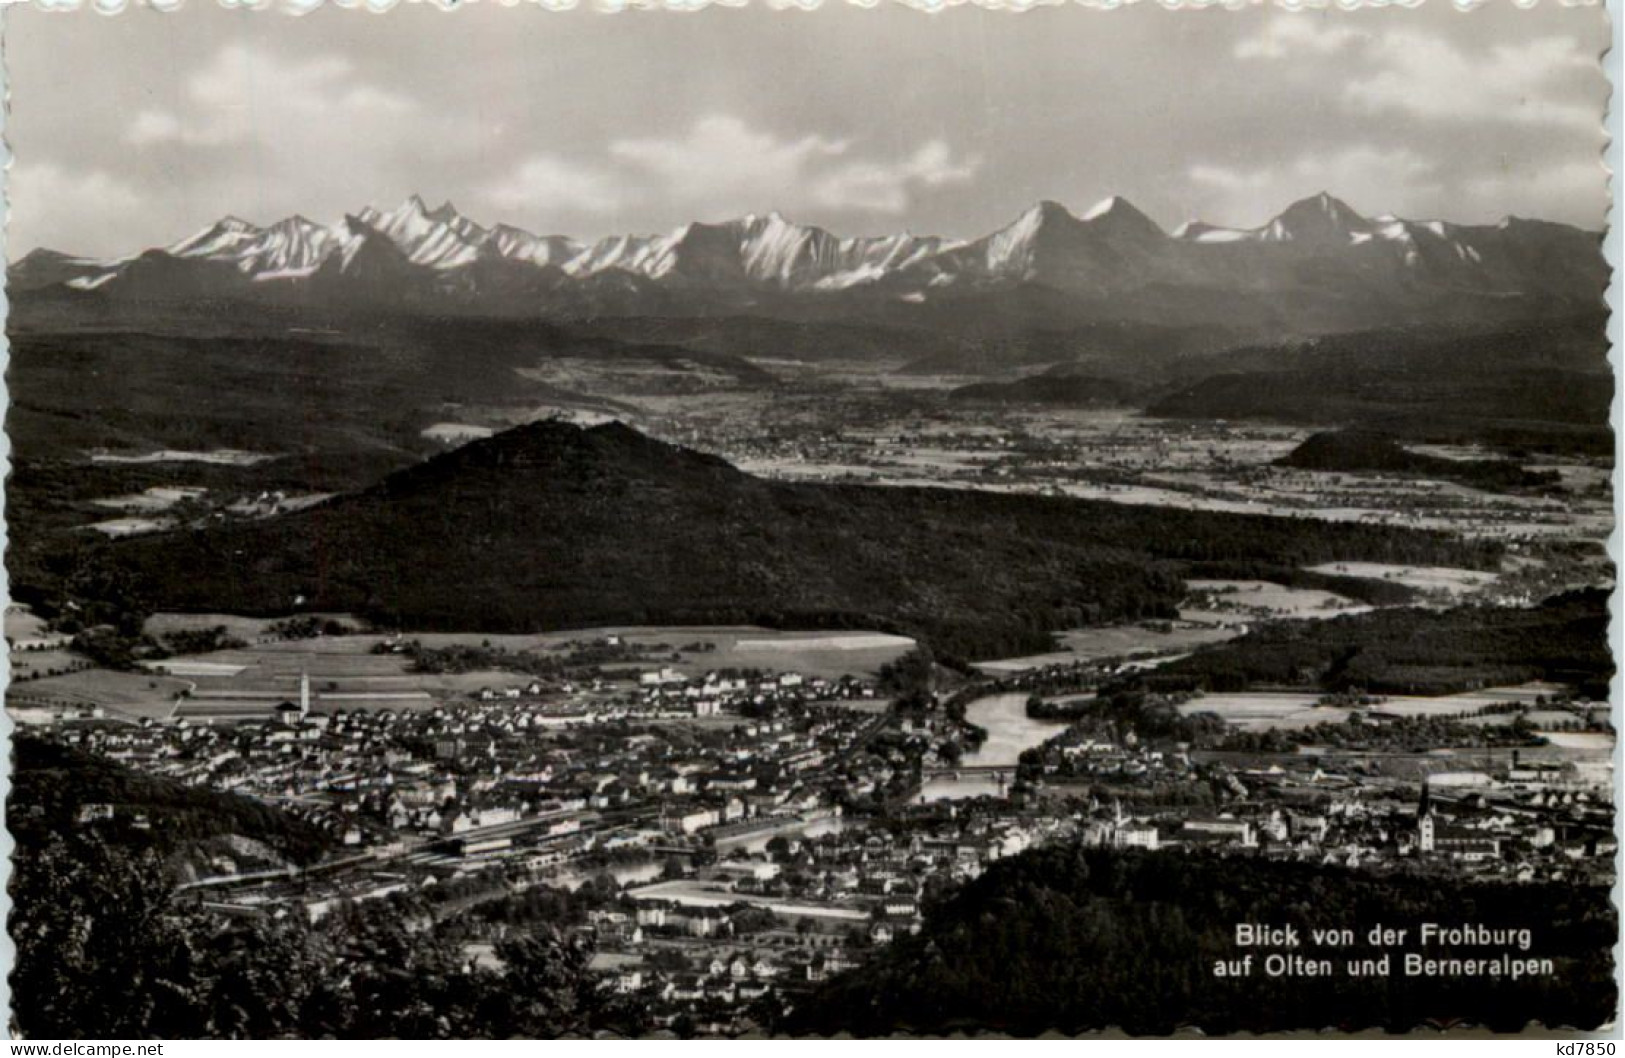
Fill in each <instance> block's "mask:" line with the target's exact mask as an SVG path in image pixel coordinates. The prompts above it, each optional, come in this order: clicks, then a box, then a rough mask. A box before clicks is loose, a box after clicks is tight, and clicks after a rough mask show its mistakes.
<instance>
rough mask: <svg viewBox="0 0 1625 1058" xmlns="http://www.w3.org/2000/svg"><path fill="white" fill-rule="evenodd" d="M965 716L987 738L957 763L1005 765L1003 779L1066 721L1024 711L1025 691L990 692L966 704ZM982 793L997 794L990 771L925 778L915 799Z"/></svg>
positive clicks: (1010, 774)
mask: <svg viewBox="0 0 1625 1058" xmlns="http://www.w3.org/2000/svg"><path fill="white" fill-rule="evenodd" d="M965 720H966V721H967V722H969V723H972V724H975V725H976V726H977V727H980V728H982V729H983V730H985V731H986V732H987V741H985V742H983V743H982V745H981V746H980V747H979V748H978V749H976V750H975V752H972V753H967V754H965V756H964V757H963V758H962V759H961V761H960V764H962V765H963V766H965V767H967V768H987V767H1008V768H1009V769H1010V772H1009V774H1007V775H1006V776H1005V779H1006V781H1008V780H1010V779H1013V778H1014V777H1015V769H1016V762H1017V761H1018V760H1019V759H1020V758H1021V754H1022V752H1023V751H1024V750H1028V749H1031V748H1032V747H1033V746H1036V745H1039V744H1040V743H1042V742H1045V741H1047V740H1048V739H1051V738H1053V737H1055V735H1057V734H1059V733H1060V732H1061V731H1063V730H1065V728H1066V724H1064V723H1057V722H1055V721H1052V720H1034V719H1033V718H1032V717H1030V716H1028V715H1027V694H1026V693H1025V692H1022V693H1014V694H990V695H988V696H987V697H985V698H978V699H976V700H975V701H973V702H971V703H970V704H969V705H967V706H966V707H965ZM983 794H987V795H989V796H998V794H999V782H998V779H997V778H996V777H995V776H994V775H992V774H976V775H961V776H959V777H958V778H954V777H952V776H938V777H936V778H933V779H930V780H927V782H926V783H925V785H924V786H922V787H921V788H920V792H919V793H918V794H917V795H916V796H915V798H914V799H915V800H916V801H949V800H959V799H962V798H966V797H980V796H982V795H983Z"/></svg>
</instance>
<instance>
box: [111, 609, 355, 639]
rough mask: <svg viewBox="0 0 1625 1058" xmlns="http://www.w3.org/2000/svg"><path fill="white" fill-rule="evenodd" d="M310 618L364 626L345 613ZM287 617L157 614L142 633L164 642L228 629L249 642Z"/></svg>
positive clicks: (225, 614)
mask: <svg viewBox="0 0 1625 1058" xmlns="http://www.w3.org/2000/svg"><path fill="white" fill-rule="evenodd" d="M306 616H310V617H315V618H318V619H320V620H323V621H327V620H333V621H338V622H340V623H341V624H344V625H348V626H350V627H352V628H359V627H362V626H361V623H360V622H359V621H358V620H357V619H356V618H355V617H354V616H352V615H350V614H343V613H317V614H309V615H306ZM279 620H284V618H277V617H243V616H241V615H239V614H229V613H155V614H153V615H152V616H151V617H149V618H147V622H146V624H145V625H143V626H142V631H143V632H145V633H146V634H147V635H149V636H152V637H153V638H154V639H162V638H163V637H164V636H166V635H169V634H170V633H172V632H205V631H208V630H210V629H213V628H220V627H224V628H225V630H226V634H227V635H229V636H232V637H233V638H236V639H241V640H243V641H244V642H246V643H253V642H254V641H255V640H257V639H260V638H262V637H266V636H267V635H268V633H267V631H266V629H268V628H269V627H270V626H271V625H273V624H276V623H277V621H279Z"/></svg>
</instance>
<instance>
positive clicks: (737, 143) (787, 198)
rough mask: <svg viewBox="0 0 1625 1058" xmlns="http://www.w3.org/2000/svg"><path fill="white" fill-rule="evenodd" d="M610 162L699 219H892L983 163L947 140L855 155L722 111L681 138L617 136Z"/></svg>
mask: <svg viewBox="0 0 1625 1058" xmlns="http://www.w3.org/2000/svg"><path fill="white" fill-rule="evenodd" d="M609 156H610V158H611V159H612V160H613V161H615V162H618V163H620V165H621V168H622V174H623V178H624V179H625V180H626V181H627V183H628V184H630V185H633V186H635V185H636V184H637V183H638V182H640V181H644V182H647V181H651V180H652V181H653V182H655V183H656V184H657V185H658V187H657V191H658V193H659V194H660V195H661V196H662V197H665V198H667V199H669V200H672V201H674V202H677V203H681V204H682V205H683V206H684V207H685V208H687V209H689V210H691V211H694V212H697V213H700V214H708V213H709V214H715V213H727V212H734V211H739V210H743V209H750V208H760V209H785V210H791V211H794V210H796V209H805V208H812V207H817V208H823V209H835V210H852V211H856V212H865V213H880V214H892V215H895V214H900V213H902V212H904V211H905V210H907V209H908V208H909V207H910V206H911V205H912V204H913V203H914V200H915V197H916V196H917V194H918V193H919V192H920V191H922V190H930V189H934V188H940V187H945V186H948V185H950V184H958V183H964V182H967V181H969V180H970V179H971V178H972V177H973V176H974V175H975V173H976V171H977V169H978V168H979V167H980V164H981V163H980V159H977V158H955V157H954V154H953V152H952V150H951V149H950V148H949V147H948V145H947V144H946V143H945V142H943V141H941V140H931V141H928V142H926V143H924V144H922V145H921V146H920V147H918V148H917V149H916V150H915V151H914V152H913V153H912V154H910V155H908V156H906V157H904V158H902V159H899V160H890V161H888V160H883V159H875V158H864V157H858V156H857V151H856V150H855V147H854V144H853V142H852V141H851V140H848V139H834V138H831V137H827V136H823V135H819V134H816V133H813V134H808V135H804V136H799V137H782V136H779V135H776V134H775V133H773V132H769V131H764V130H759V129H754V128H752V127H750V126H749V125H747V124H746V123H745V122H744V121H742V120H740V119H739V118H736V117H732V116H729V115H719V114H713V115H710V116H707V117H704V118H701V119H700V120H698V121H696V122H695V123H694V125H693V126H692V127H691V128H690V129H689V130H688V131H687V132H686V133H685V134H683V135H681V136H677V137H650V138H639V139H620V140H615V141H613V142H612V143H611V144H610V145H609Z"/></svg>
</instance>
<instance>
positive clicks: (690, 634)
mask: <svg viewBox="0 0 1625 1058" xmlns="http://www.w3.org/2000/svg"><path fill="white" fill-rule="evenodd" d="M610 636H618V637H619V638H620V640H621V641H622V642H623V643H626V644H628V645H629V646H642V647H657V646H661V645H664V646H665V647H667V648H669V652H659V653H653V654H651V655H650V657H649V659H648V660H647V662H640V661H634V662H631V663H630V664H631V667H632V668H634V669H641V668H664V667H670V668H673V669H676V670H677V671H678V672H681V673H683V674H684V675H695V674H699V673H704V672H707V671H710V670H712V669H724V668H757V669H764V670H771V671H778V672H800V673H803V674H805V675H808V676H823V677H826V678H830V679H833V678H836V677H840V676H845V675H848V674H851V675H859V674H863V673H873V672H875V671H876V670H877V669H879V668H880V667H881V666H882V665H884V664H886V663H887V662H890V661H893V660H895V659H897V658H899V657H901V656H902V655H904V654H906V653H908V651H909V650H911V649H912V648H913V646H914V641H913V640H912V639H909V638H907V637H905V636H894V635H884V634H882V633H878V632H863V631H855V632H854V631H841V632H793V631H776V630H773V629H769V628H757V627H754V626H751V625H737V626H683V625H672V626H634V627H616V628H584V629H575V630H571V631H567V632H547V633H542V634H538V635H479V634H474V633H467V634H464V633H423V634H419V633H414V632H406V633H403V634H402V635H401V638H402V639H415V640H417V641H418V642H420V643H422V644H423V645H424V646H426V647H431V648H444V647H450V646H481V645H483V644H487V643H489V644H490V645H491V646H492V647H501V648H502V649H504V650H508V651H512V652H516V653H517V652H519V651H531V652H537V653H541V652H554V651H562V650H564V649H566V648H567V647H568V646H569V644H571V643H583V642H587V643H590V642H596V641H599V640H603V639H606V638H608V637H610ZM380 639H381V637H376V636H372V637H368V636H347V637H345V639H344V640H343V641H344V642H359V641H362V640H365V641H367V642H366V646H364V647H362V650H363V651H365V650H370V649H371V644H372V643H373V642H377V641H379V640H380ZM333 642H335V643H336V642H340V640H334V641H333ZM696 643H708V644H711V645H712V647H713V648H714V649H710V650H699V651H685V650H683V649H682V648H684V647H687V646H690V645H693V644H696ZM679 652H680V653H681V658H680V659H679V660H675V661H674V660H671V659H670V655H671V653H679Z"/></svg>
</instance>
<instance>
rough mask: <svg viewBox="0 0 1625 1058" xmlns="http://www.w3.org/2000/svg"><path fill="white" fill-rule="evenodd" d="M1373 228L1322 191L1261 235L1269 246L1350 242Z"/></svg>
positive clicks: (1295, 205)
mask: <svg viewBox="0 0 1625 1058" xmlns="http://www.w3.org/2000/svg"><path fill="white" fill-rule="evenodd" d="M1371 228H1372V223H1371V221H1369V220H1367V219H1366V218H1365V217H1362V216H1360V214H1358V213H1356V212H1355V211H1354V210H1353V209H1352V208H1350V207H1349V205H1348V203H1346V202H1344V201H1343V200H1342V199H1339V198H1336V197H1334V196H1333V195H1331V194H1329V193H1327V192H1325V191H1322V192H1320V193H1319V194H1317V195H1312V196H1310V197H1309V198H1303V199H1299V200H1298V201H1296V202H1294V203H1292V205H1290V206H1288V207H1287V208H1286V209H1284V210H1282V211H1281V213H1280V215H1279V216H1277V217H1276V218H1275V219H1274V220H1272V221H1270V222H1269V223H1268V224H1266V225H1265V226H1264V228H1263V229H1262V230H1261V231H1260V238H1262V239H1264V240H1265V241H1268V242H1300V243H1314V244H1322V243H1328V242H1347V241H1349V239H1350V238H1351V237H1352V236H1354V235H1357V234H1364V233H1369V232H1370V231H1371Z"/></svg>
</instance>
